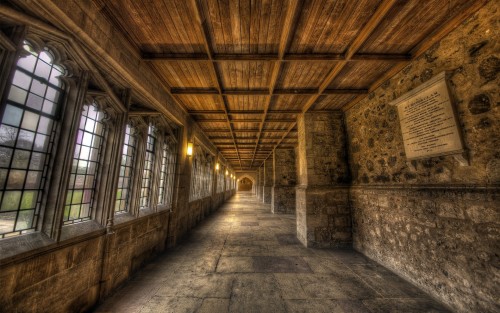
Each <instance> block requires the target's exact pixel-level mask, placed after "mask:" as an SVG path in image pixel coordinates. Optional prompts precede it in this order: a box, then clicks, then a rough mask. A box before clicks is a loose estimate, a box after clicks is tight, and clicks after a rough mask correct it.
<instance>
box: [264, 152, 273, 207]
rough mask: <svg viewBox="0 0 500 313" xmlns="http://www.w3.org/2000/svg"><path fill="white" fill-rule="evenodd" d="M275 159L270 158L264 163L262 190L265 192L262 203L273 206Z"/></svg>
mask: <svg viewBox="0 0 500 313" xmlns="http://www.w3.org/2000/svg"><path fill="white" fill-rule="evenodd" d="M273 178H274V171H273V159H272V158H269V159H267V160H265V161H264V180H263V182H264V187H263V188H262V189H263V191H264V195H263V199H262V202H264V203H268V204H271V200H272V191H273Z"/></svg>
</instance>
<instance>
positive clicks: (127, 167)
mask: <svg viewBox="0 0 500 313" xmlns="http://www.w3.org/2000/svg"><path fill="white" fill-rule="evenodd" d="M136 145H137V140H136V138H135V136H134V135H133V128H132V127H131V126H130V124H127V126H126V128H125V138H124V140H123V150H122V157H121V164H120V174H119V177H118V190H117V192H116V201H115V212H125V211H127V210H128V206H129V202H130V193H131V187H132V174H133V171H134V161H135V151H136Z"/></svg>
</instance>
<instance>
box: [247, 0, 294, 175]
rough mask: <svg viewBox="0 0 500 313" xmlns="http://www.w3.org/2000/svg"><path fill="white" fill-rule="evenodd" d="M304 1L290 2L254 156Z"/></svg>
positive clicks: (251, 164)
mask: <svg viewBox="0 0 500 313" xmlns="http://www.w3.org/2000/svg"><path fill="white" fill-rule="evenodd" d="M302 2H303V1H302V0H292V1H289V2H288V6H287V10H286V13H285V19H284V24H283V30H282V32H281V36H280V42H279V46H278V61H276V62H274V64H273V70H272V72H271V78H270V80H269V81H270V84H269V95H268V97H267V101H266V105H265V106H264V114H263V116H262V122H261V123H260V126H259V129H260V130H259V134H258V135H257V142H256V143H255V150H254V156H255V153H256V152H257V148H258V147H259V143H260V142H259V141H260V136H261V135H262V133H263V131H264V130H263V129H264V123H265V121H266V118H267V112H268V111H269V107H270V106H271V101H272V94H273V93H274V90H275V89H276V86H277V85H278V80H279V74H280V72H281V68H282V64H283V63H284V62H283V59H284V56H285V53H286V51H287V50H288V46H289V45H290V41H291V39H292V37H293V34H294V33H295V28H296V27H297V24H298V19H299V16H300V11H301V8H302ZM252 166H253V161H252V162H251V163H250V167H249V168H252Z"/></svg>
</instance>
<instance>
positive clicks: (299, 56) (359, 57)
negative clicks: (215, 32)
mask: <svg viewBox="0 0 500 313" xmlns="http://www.w3.org/2000/svg"><path fill="white" fill-rule="evenodd" d="M142 59H143V60H145V61H170V62H179V61H190V62H249V61H267V62H275V61H282V62H332V61H346V60H347V59H346V55H345V54H342V53H333V54H332V53H329V54H320V53H290V54H285V55H283V57H282V58H281V59H280V56H279V55H277V54H213V55H212V56H211V58H210V56H208V55H207V54H204V53H152V52H142ZM408 59H411V55H408V54H390V53H360V54H354V55H353V56H351V58H350V59H349V60H348V61H393V62H400V61H404V60H408Z"/></svg>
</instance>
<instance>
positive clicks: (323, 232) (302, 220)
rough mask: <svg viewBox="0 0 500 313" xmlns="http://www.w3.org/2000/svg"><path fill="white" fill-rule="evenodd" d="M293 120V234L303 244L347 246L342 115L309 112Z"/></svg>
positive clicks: (348, 229)
mask: <svg viewBox="0 0 500 313" xmlns="http://www.w3.org/2000/svg"><path fill="white" fill-rule="evenodd" d="M297 122H298V131H299V149H298V150H299V156H298V158H299V164H300V167H299V183H300V185H299V186H298V187H297V189H296V194H297V196H296V211H297V237H298V238H299V240H300V241H301V242H302V243H303V244H304V245H306V246H307V247H320V248H326V247H342V246H350V245H351V244H352V236H351V219H350V212H349V188H348V183H349V182H350V176H349V169H348V166H347V160H346V138H345V128H344V120H343V114H342V112H329V113H318V112H309V113H305V114H303V115H301V116H300V117H299V118H298V121H297Z"/></svg>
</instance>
